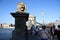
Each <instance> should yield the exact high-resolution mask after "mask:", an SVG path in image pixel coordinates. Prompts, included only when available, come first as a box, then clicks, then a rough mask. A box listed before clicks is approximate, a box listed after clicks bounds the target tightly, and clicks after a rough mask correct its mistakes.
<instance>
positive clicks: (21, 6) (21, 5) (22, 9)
mask: <svg viewBox="0 0 60 40" xmlns="http://www.w3.org/2000/svg"><path fill="white" fill-rule="evenodd" d="M17 11H18V12H26V5H25V4H24V3H23V2H20V3H18V5H17Z"/></svg>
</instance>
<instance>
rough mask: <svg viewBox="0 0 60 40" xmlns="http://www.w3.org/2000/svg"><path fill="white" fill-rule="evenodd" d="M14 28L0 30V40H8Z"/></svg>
mask: <svg viewBox="0 0 60 40" xmlns="http://www.w3.org/2000/svg"><path fill="white" fill-rule="evenodd" d="M13 30H14V28H0V40H10V38H11V37H12V31H13Z"/></svg>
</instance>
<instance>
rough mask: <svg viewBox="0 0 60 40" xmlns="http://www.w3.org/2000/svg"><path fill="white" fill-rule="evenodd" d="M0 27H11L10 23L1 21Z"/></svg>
mask: <svg viewBox="0 0 60 40" xmlns="http://www.w3.org/2000/svg"><path fill="white" fill-rule="evenodd" d="M0 27H1V28H10V27H12V24H6V23H2V24H0Z"/></svg>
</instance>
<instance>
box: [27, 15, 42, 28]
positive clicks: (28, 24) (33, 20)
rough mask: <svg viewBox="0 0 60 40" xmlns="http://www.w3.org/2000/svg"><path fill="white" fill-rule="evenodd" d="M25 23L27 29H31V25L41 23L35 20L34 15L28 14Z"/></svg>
mask: <svg viewBox="0 0 60 40" xmlns="http://www.w3.org/2000/svg"><path fill="white" fill-rule="evenodd" d="M26 25H27V27H28V29H31V27H32V25H34V26H35V27H36V26H41V25H42V24H40V23H38V22H36V17H35V16H33V15H29V18H28V21H27V22H26Z"/></svg>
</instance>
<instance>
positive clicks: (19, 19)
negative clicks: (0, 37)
mask: <svg viewBox="0 0 60 40" xmlns="http://www.w3.org/2000/svg"><path fill="white" fill-rule="evenodd" d="M11 15H12V16H13V17H14V18H15V30H14V31H13V32H12V40H27V26H26V21H27V20H28V17H29V14H28V13H21V12H16V13H11Z"/></svg>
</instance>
